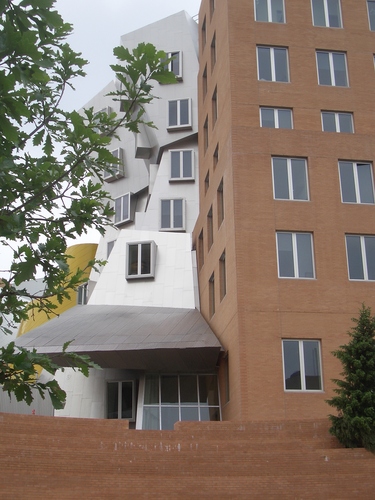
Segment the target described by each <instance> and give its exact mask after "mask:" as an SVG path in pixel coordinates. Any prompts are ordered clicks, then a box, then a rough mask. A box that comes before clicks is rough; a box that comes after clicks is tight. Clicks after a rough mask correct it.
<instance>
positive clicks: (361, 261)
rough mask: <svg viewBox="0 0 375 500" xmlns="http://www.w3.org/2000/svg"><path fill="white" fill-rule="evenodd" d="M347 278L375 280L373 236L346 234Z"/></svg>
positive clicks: (374, 240)
mask: <svg viewBox="0 0 375 500" xmlns="http://www.w3.org/2000/svg"><path fill="white" fill-rule="evenodd" d="M346 254H347V258H348V271H349V279H351V280H365V281H374V280H375V236H370V235H368V236H361V235H357V234H348V235H346Z"/></svg>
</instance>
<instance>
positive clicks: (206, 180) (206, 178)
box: [204, 171, 210, 194]
mask: <svg viewBox="0 0 375 500" xmlns="http://www.w3.org/2000/svg"><path fill="white" fill-rule="evenodd" d="M209 187H210V171H208V172H207V175H206V177H205V178H204V194H206V193H207V191H208V188H209Z"/></svg>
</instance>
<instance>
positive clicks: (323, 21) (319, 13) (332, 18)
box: [311, 0, 342, 28]
mask: <svg viewBox="0 0 375 500" xmlns="http://www.w3.org/2000/svg"><path fill="white" fill-rule="evenodd" d="M311 4H312V14H313V24H314V26H325V27H327V28H342V21H341V5H340V0H311Z"/></svg>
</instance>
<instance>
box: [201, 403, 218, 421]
mask: <svg viewBox="0 0 375 500" xmlns="http://www.w3.org/2000/svg"><path fill="white" fill-rule="evenodd" d="M200 415H201V420H202V421H211V422H218V421H219V420H220V410H219V408H215V407H210V406H206V407H202V406H201V407H200Z"/></svg>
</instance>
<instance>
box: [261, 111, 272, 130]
mask: <svg viewBox="0 0 375 500" xmlns="http://www.w3.org/2000/svg"><path fill="white" fill-rule="evenodd" d="M260 113H261V120H262V127H269V128H275V114H274V110H273V109H270V108H262V109H261V110H260Z"/></svg>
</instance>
